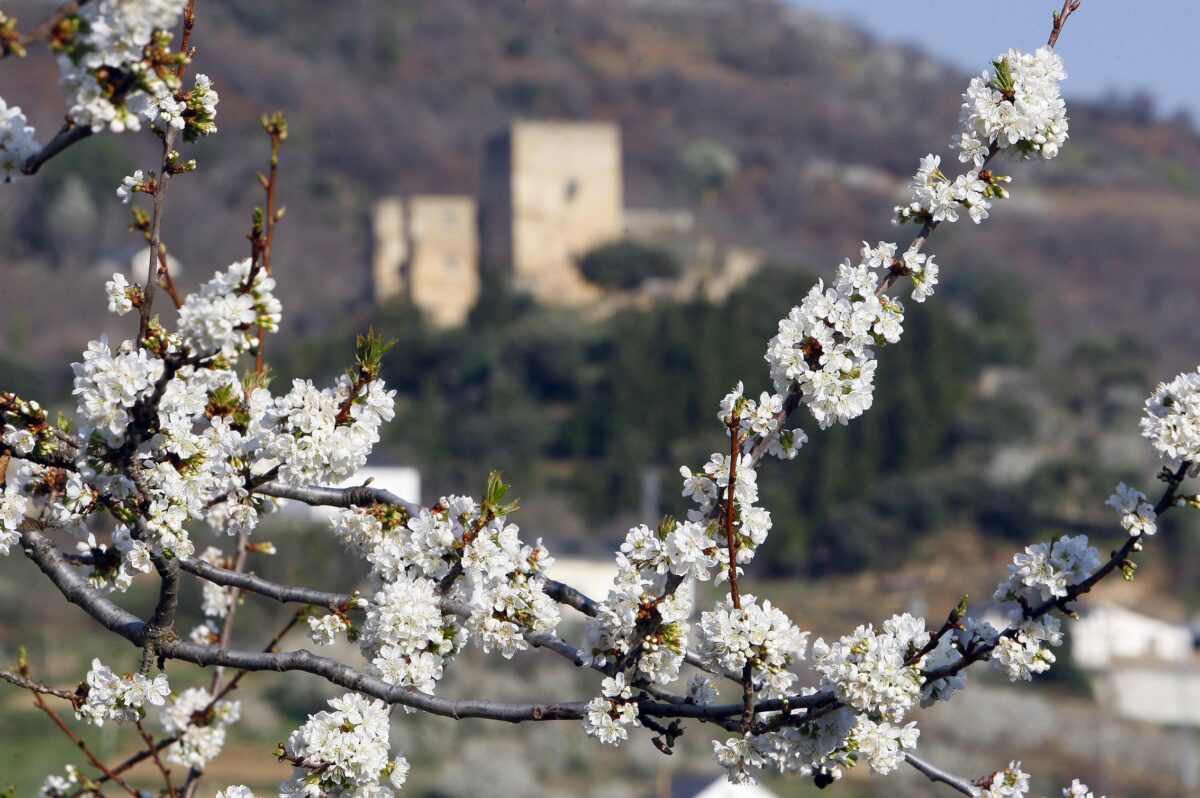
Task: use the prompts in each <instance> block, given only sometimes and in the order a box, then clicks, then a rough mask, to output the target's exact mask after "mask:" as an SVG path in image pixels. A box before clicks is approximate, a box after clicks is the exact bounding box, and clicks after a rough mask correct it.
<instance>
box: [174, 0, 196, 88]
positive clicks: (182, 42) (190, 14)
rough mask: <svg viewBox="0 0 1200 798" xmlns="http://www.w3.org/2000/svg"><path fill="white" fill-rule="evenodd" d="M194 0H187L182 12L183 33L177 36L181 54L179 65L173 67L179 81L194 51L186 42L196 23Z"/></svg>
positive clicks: (189, 39) (181, 80) (181, 79)
mask: <svg viewBox="0 0 1200 798" xmlns="http://www.w3.org/2000/svg"><path fill="white" fill-rule="evenodd" d="M195 11H196V0H188V4H187V8H186V9H185V10H184V12H183V34H182V35H181V36H180V38H179V54H180V55H181V56H183V58H181V59H180V60H179V65H178V66H177V67H175V77H177V78H179V81H180V83H182V82H183V72H184V70H185V69H187V64H188V61H190V60H191V58H192V56H193V55H194V54H195V51H191V52H189V51H188V43H189V42H190V41H191V38H192V28H193V27H195V25H196V13H195Z"/></svg>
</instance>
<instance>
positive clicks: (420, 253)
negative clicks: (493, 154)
mask: <svg viewBox="0 0 1200 798" xmlns="http://www.w3.org/2000/svg"><path fill="white" fill-rule="evenodd" d="M374 228H375V230H374V232H375V258H374V266H373V271H374V277H375V279H374V286H375V298H376V301H377V302H382V301H386V300H387V299H390V298H391V297H394V296H403V297H404V298H406V299H407V300H408V301H409V302H411V303H412V304H413V305H415V306H416V307H417V308H419V309H420V310H421V312H422V313H423V314H424V315H425V318H426V319H428V320H429V322H430V323H431V324H433V325H434V326H435V327H455V326H458V325H460V324H463V323H464V322H466V320H467V315H468V314H469V313H470V312H471V308H473V307H475V303H476V301H477V300H478V299H479V234H478V218H477V214H476V209H475V200H474V199H473V198H471V197H466V196H458V195H433V194H417V195H414V196H411V197H408V198H407V199H400V198H398V197H388V198H386V199H383V200H381V201H380V202H379V203H378V204H377V205H376V207H375V218H374Z"/></svg>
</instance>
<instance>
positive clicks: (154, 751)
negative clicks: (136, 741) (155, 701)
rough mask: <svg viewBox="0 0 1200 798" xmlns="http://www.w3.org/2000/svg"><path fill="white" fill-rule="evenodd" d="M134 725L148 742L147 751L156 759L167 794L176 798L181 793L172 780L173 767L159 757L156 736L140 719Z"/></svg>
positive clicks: (144, 740) (146, 742) (140, 735)
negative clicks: (154, 736) (155, 742)
mask: <svg viewBox="0 0 1200 798" xmlns="http://www.w3.org/2000/svg"><path fill="white" fill-rule="evenodd" d="M134 725H135V727H136V728H137V733H138V736H139V737H141V738H142V742H144V743H145V744H146V751H147V752H148V753H149V754H150V757H151V758H152V759H153V760H154V766H155V767H156V768H158V772H159V773H161V774H162V777H163V784H165V785H166V788H167V795H169V796H170V798H176V796H177V795H178V794H179V793H177V792H176V791H175V784H174V782H173V781H172V780H171V769H170V768H168V767H167V766H166V765H165V764H163V761H162V758H161V757H159V755H158V748H156V747H155V744H154V738H153V737H152V736H150V732H148V731H146V727H145V725H143V724H142V721H141V720H140V719H139V720H138V721H137V722H136V723H135V724H134Z"/></svg>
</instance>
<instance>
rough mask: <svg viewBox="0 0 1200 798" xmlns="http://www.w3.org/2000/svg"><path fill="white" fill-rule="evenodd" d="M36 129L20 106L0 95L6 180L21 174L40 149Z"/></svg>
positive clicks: (1, 172)
mask: <svg viewBox="0 0 1200 798" xmlns="http://www.w3.org/2000/svg"><path fill="white" fill-rule="evenodd" d="M36 133H37V131H35V130H34V129H33V128H32V127H30V125H29V121H28V120H27V119H26V118H25V114H24V113H22V112H21V109H20V107H19V106H15V105H13V106H9V105H8V104H7V103H5V102H4V98H3V97H0V176H2V177H3V178H4V180H5V181H8V180H11V179H12V178H13V177H14V176H16V175H20V174H21V167H22V166H24V165H25V161H27V160H29V158H30V157H32V156H33V155H34V154H36V153H37V151H38V150H39V149H41V148H40V147H39V146H38V143H37V141H36V140H35V139H34V136H35V134H36Z"/></svg>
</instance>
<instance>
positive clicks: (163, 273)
mask: <svg viewBox="0 0 1200 798" xmlns="http://www.w3.org/2000/svg"><path fill="white" fill-rule="evenodd" d="M158 276H159V277H160V278H162V281H163V290H164V291H166V292H167V296H169V297H171V301H172V302H173V303H175V309H176V310H179V309H180V308H181V307H183V300H181V299H180V298H179V292H178V291H176V290H175V281H174V280H172V279H171V264H170V263H169V259H168V258H167V245H166V244H163V243H159V245H158Z"/></svg>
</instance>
